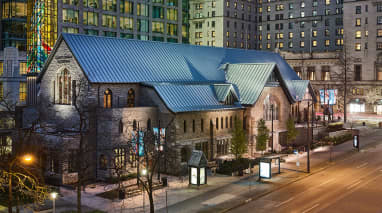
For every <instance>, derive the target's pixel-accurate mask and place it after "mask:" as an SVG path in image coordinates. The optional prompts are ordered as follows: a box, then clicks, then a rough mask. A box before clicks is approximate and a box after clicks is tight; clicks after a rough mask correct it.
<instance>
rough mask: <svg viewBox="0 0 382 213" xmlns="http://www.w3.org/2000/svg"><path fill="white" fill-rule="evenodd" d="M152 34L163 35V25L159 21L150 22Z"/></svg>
mask: <svg viewBox="0 0 382 213" xmlns="http://www.w3.org/2000/svg"><path fill="white" fill-rule="evenodd" d="M152 32H153V33H164V23H163V22H159V21H153V22H152Z"/></svg>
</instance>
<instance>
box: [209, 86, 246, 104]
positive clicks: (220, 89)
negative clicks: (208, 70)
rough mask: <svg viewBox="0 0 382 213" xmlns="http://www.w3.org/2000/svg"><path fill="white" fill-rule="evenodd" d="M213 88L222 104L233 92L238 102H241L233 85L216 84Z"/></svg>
mask: <svg viewBox="0 0 382 213" xmlns="http://www.w3.org/2000/svg"><path fill="white" fill-rule="evenodd" d="M213 87H214V90H215V94H216V97H217V99H218V101H220V102H224V101H225V100H226V98H227V96H228V94H229V93H230V92H232V94H233V95H234V96H235V97H236V99H237V100H238V101H239V100H240V97H239V95H238V94H237V92H236V91H235V88H234V87H233V85H232V84H214V85H213Z"/></svg>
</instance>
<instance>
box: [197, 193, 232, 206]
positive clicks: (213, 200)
mask: <svg viewBox="0 0 382 213" xmlns="http://www.w3.org/2000/svg"><path fill="white" fill-rule="evenodd" d="M234 197H235V196H234V195H231V194H221V195H218V196H216V197H213V198H211V199H209V200H206V201H204V202H203V203H202V204H203V205H206V206H216V205H218V204H220V203H223V202H226V201H228V200H231V199H232V198H234Z"/></svg>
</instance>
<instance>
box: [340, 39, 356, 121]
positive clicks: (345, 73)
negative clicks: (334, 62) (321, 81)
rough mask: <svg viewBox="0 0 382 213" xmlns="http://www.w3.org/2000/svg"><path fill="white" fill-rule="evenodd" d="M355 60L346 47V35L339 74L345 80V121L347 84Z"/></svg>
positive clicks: (341, 79) (345, 113) (345, 115)
mask: <svg viewBox="0 0 382 213" xmlns="http://www.w3.org/2000/svg"><path fill="white" fill-rule="evenodd" d="M353 62H354V57H352V56H351V55H350V54H349V53H348V48H347V47H346V41H345V37H344V45H343V49H342V52H341V54H340V57H339V65H340V67H341V70H340V72H339V73H340V74H339V76H338V79H339V80H340V81H342V82H343V85H344V87H343V113H344V123H346V121H347V93H348V88H347V84H348V81H349V77H350V78H351V77H352V76H349V72H350V71H351V69H350V66H351V64H352V63H353Z"/></svg>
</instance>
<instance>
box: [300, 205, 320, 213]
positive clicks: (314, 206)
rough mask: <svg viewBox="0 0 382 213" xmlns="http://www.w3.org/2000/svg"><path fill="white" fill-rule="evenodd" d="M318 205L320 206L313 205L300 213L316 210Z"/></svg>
mask: <svg viewBox="0 0 382 213" xmlns="http://www.w3.org/2000/svg"><path fill="white" fill-rule="evenodd" d="M319 205H320V204H318V203H316V204H314V205H313V206H312V207H310V208H309V209H307V210H305V211H303V212H302V213H306V212H309V211H310V210H312V209H314V208H316V207H317V206H319Z"/></svg>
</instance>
